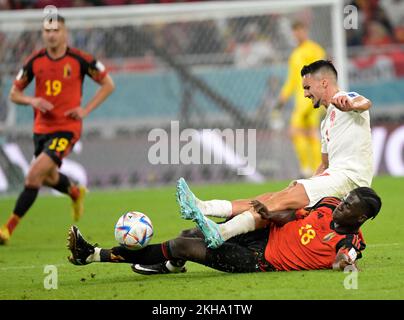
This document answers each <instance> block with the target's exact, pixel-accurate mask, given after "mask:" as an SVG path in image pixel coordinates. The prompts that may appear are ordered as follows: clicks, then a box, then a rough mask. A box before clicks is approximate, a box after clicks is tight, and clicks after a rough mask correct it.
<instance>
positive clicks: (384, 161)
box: [0, 1, 404, 193]
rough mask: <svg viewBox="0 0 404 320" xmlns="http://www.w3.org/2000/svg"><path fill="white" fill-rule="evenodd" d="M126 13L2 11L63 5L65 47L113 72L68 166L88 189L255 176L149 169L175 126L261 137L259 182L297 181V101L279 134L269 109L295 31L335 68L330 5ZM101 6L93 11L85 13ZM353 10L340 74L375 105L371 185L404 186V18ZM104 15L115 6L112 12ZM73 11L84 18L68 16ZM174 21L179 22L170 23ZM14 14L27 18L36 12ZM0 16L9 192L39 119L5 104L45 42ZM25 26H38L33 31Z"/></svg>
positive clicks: (361, 4)
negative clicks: (305, 28) (155, 149)
mask: <svg viewBox="0 0 404 320" xmlns="http://www.w3.org/2000/svg"><path fill="white" fill-rule="evenodd" d="M140 2H142V1H140ZM167 2H170V1H167ZM295 2H296V1H295ZM297 2H298V1H297ZM127 3H129V2H128V1H98V2H97V1H94V2H91V1H56V2H55V1H53V2H52V1H3V2H2V6H3V8H2V9H3V10H6V9H31V8H34V10H35V9H36V10H38V11H40V9H41V8H43V7H44V6H45V5H48V4H56V5H57V6H58V7H59V8H60V10H61V12H62V13H65V14H67V25H68V26H69V28H70V33H71V37H70V44H71V45H72V46H77V47H79V48H82V49H84V50H87V51H89V52H91V53H93V54H94V55H96V56H97V57H98V58H99V59H100V60H101V61H102V62H103V63H104V64H106V65H107V67H108V69H109V70H110V72H111V74H112V77H113V78H114V80H115V82H116V85H117V89H116V91H115V92H114V94H113V96H112V97H111V98H110V99H108V100H107V101H106V102H105V103H104V104H103V105H102V106H100V107H99V108H98V109H97V110H96V111H95V112H93V113H92V114H91V115H90V116H89V117H88V118H86V119H85V124H84V131H83V138H82V139H81V141H80V144H79V145H78V146H77V148H75V152H74V153H73V154H72V155H71V157H70V158H69V161H67V162H68V164H66V167H67V166H68V165H69V168H68V169H67V172H68V173H69V174H70V175H71V176H72V177H73V178H75V179H76V180H78V181H80V182H82V183H86V184H87V185H88V186H89V187H90V188H111V187H112V188H120V187H130V188H132V187H139V186H142V187H144V186H154V185H164V184H172V183H173V182H174V181H175V180H176V179H177V178H178V177H179V176H184V177H186V178H187V179H188V180H189V181H191V182H198V183H217V182H229V181H248V180H249V179H250V180H251V177H248V176H240V175H237V174H236V173H235V171H234V169H232V168H231V167H230V166H226V165H224V164H223V165H211V164H210V165H181V164H162V165H152V164H150V161H149V159H148V151H149V150H150V147H151V146H152V145H153V143H154V142H152V141H149V139H148V134H149V133H150V131H151V130H152V129H153V128H163V129H165V130H166V131H167V132H168V134H169V137H170V122H171V121H179V126H180V129H184V128H206V129H209V128H212V129H213V128H219V129H225V128H232V129H236V128H256V129H257V173H258V176H259V177H258V178H257V179H256V180H258V181H264V180H273V179H277V180H279V179H292V178H295V177H296V176H298V165H297V161H296V158H295V154H294V152H293V149H292V145H291V142H290V140H289V138H288V137H287V120H288V117H289V113H290V111H291V108H292V105H293V101H290V102H289V104H288V108H287V112H286V113H285V114H284V115H283V119H278V120H280V122H279V121H278V124H280V126H279V125H278V126H276V124H277V123H275V122H274V121H273V120H274V119H272V121H271V113H270V112H268V110H269V108H270V107H271V105H273V103H274V99H275V97H276V95H277V93H278V91H279V86H280V85H281V83H282V81H283V80H284V79H285V74H286V66H287V65H286V63H287V58H288V54H289V53H290V51H291V49H292V48H293V45H294V43H293V37H292V34H291V30H290V25H289V23H290V21H291V20H295V19H300V20H303V21H305V22H306V23H307V24H308V25H309V26H310V35H311V37H312V39H314V40H315V41H318V42H319V43H320V44H322V45H323V46H324V47H325V48H326V49H327V50H328V53H329V57H330V58H331V59H334V60H335V59H336V53H335V50H336V49H335V43H334V42H333V41H334V40H333V37H330V36H329V35H330V34H332V35H334V32H335V30H333V29H332V28H333V27H332V24H330V21H331V20H332V19H333V18H332V15H333V11H332V10H333V7H332V3H331V4H329V3H326V2H324V5H313V6H309V5H307V2H304V3H305V5H304V6H300V7H299V6H292V7H290V8H289V9H287V10H285V8H283V7H282V8H281V9H265V10H261V12H260V13H259V14H257V13H254V12H251V13H249V12H245V13H244V14H243V13H240V12H236V11H234V12H232V11H231V10H230V11H229V10H227V11H226V9H222V10H220V11H218V12H219V13H220V14H219V13H218V14H216V15H213V16H212V15H211V16H208V17H206V13H205V16H204V15H203V14H201V15H196V16H194V17H193V16H192V15H188V16H187V17H186V18H185V17H184V15H183V14H181V12H182V11H184V10H185V11H186V10H189V8H191V6H193V7H192V8H196V5H201V7H199V9H202V11H200V12H202V13H203V11H204V10H205V11H206V12H209V10H207V9H206V8H210V7H209V6H211V5H212V4H214V5H215V3H216V4H217V5H219V4H220V7H221V8H223V7H224V8H226V5H227V6H229V5H231V4H232V3H233V4H234V3H235V2H234V1H225V2H220V3H219V2H214V1H207V2H204V3H198V4H197V3H186V2H185V3H184V2H183V3H175V4H174V3H172V4H156V3H152V4H149V5H145V6H143V5H129V6H117V5H123V4H127ZM132 3H139V1H134V2H132ZM337 3H338V1H337ZM94 4H95V5H96V6H93V7H91V6H90V5H94ZM349 4H354V5H356V7H357V8H358V13H359V16H358V17H359V21H358V23H359V24H358V29H350V30H346V34H345V35H344V38H345V40H346V47H344V48H343V49H344V51H342V52H345V51H346V54H347V57H346V58H345V57H344V59H342V60H341V61H344V62H345V63H344V64H343V65H342V66H343V69H342V70H340V72H341V73H343V74H346V77H347V78H348V83H349V89H350V90H353V91H358V92H360V93H361V94H363V95H365V96H367V97H368V98H370V99H371V100H372V101H373V103H374V108H373V109H372V126H373V127H374V128H375V130H374V132H373V134H374V136H375V135H376V137H375V138H374V140H375V145H374V148H375V155H376V156H375V172H376V174H379V175H380V174H391V175H398V176H402V175H404V163H403V157H402V153H403V145H404V142H403V138H402V136H403V134H402V132H403V127H402V124H403V123H404V120H403V118H404V111H403V110H404V108H403V105H402V103H403V101H404V91H403V90H402V88H403V86H404V52H403V46H404V36H403V29H404V27H403V26H404V20H403V19H404V18H403V14H402V12H403V11H402V10H399V9H395V8H394V7H393V5H395V6H399V5H400V4H401V5H402V2H400V1H399V2H397V1H393V2H392V1H357V2H353V3H351V2H345V3H342V2H341V6H342V5H349ZM100 5H110V6H109V7H108V8H107V10H105V7H100ZM7 6H8V7H7ZM72 6H81V8H75V9H72V8H65V7H72ZM148 8H149V9H150V8H151V9H153V10H151V9H150V12H152V13H151V14H149V16H147V17H148V18H149V19H147V18H146V19H145V18H144V17H142V14H143V13H144V12H147V11H144V10H146V9H148ZM203 8H205V9H203ZM213 8H214V7H213ZM63 10H65V11H63ZM69 10H73V12H70V11H69ZM74 10H76V11H74ZM77 10H78V11H77ZM100 10H102V12H103V13H104V15H103V16H102V17H103V20H105V21H106V22H104V23H103V22H100V21H98V22H97V21H95V20H96V19H94V18H91V17H94V15H97V14H100V12H101V11H100ZM142 10H143V11H142ZM169 10H171V11H174V14H166V13H167V12H170V11H169ZM178 10H179V11H178ZM181 10H182V11H181ZM9 12H11V13H12V14H15V13H16V12H19V13H20V14H21V13H22V12H28V13H32V9H31V10H14V11H9ZM108 12H110V13H109V14H108ZM125 12H126V15H125ZM153 12H154V15H155V16H156V17H155V19H154V20H153ZM175 12H177V14H175ZM178 12H179V13H178ZM0 13H1V14H3V15H2V20H3V23H2V24H0V38H1V44H0V62H1V63H0V65H1V69H0V75H1V76H0V84H1V85H0V90H1V91H0V99H1V100H0V104H1V108H0V110H1V112H0V119H1V127H0V128H1V137H2V148H1V149H2V152H1V155H0V168H1V169H2V170H1V174H0V176H1V177H2V178H1V179H0V180H1V181H0V190H1V192H2V193H5V192H12V191H14V190H17V189H19V187H20V186H21V183H22V177H23V175H24V173H26V171H27V168H28V165H29V161H30V159H31V155H32V148H33V147H32V142H31V123H32V110H30V108H24V107H20V106H18V107H16V106H13V105H11V104H10V102H9V101H8V99H7V95H8V92H9V89H10V86H11V83H12V80H13V78H14V77H15V75H16V73H17V72H18V69H19V68H20V66H21V63H22V61H23V60H24V58H26V57H27V55H28V54H29V53H30V52H31V51H32V50H34V49H36V48H38V47H40V46H41V39H40V31H39V29H38V28H39V24H36V21H37V19H38V15H37V16H36V20H35V19H34V20H33V18H32V17H31V18H29V19H28V18H26V17H24V16H21V18H20V16H18V15H17V16H12V17H11V18H12V19H14V20H16V19H17V20H19V19H21V23H20V24H18V23H17V24H16V25H15V26H13V27H10V25H9V23H8V22H9V21H10V20H7V19H6V18H7V17H6V16H7V12H6V11H1V12H0ZM69 14H70V15H69ZM78 14H80V15H79V17H78V18H77V15H78ZM33 16H34V17H35V12H34V14H33ZM163 16H165V17H163ZM73 17H76V18H75V19H74V18H73ZM80 17H82V18H80ZM89 17H90V18H89ZM24 19H25V20H24ZM91 19H93V20H91ZM32 20H33V22H32ZM69 20H70V24H69ZM86 20H88V21H86ZM98 20H102V19H98ZM27 21H31V25H29V24H28V23H26V22H27ZM14 22H15V21H14ZM96 22H97V23H98V24H97V23H96ZM16 26H17V27H16ZM18 26H19V27H18ZM11 28H13V29H12V30H11ZM339 58H340V59H341V57H339ZM32 87H33V85H31V86H30V90H31V92H32ZM95 87H96V86H95V85H94V84H93V83H91V81H86V82H85V87H84V101H87V100H88V97H89V96H90V95H92V94H93V92H94V90H95ZM28 92H29V91H28ZM264 105H266V106H267V109H265V107H263V106H264ZM282 123H283V126H282ZM181 145H184V142H182V143H181Z"/></svg>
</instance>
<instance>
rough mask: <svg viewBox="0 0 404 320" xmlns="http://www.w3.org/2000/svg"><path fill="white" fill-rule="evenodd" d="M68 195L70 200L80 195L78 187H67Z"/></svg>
mask: <svg viewBox="0 0 404 320" xmlns="http://www.w3.org/2000/svg"><path fill="white" fill-rule="evenodd" d="M69 195H70V198H72V200H73V201H74V200H76V199H77V198H78V197H79V196H80V189H79V187H78V186H76V185H73V186H71V187H70V188H69Z"/></svg>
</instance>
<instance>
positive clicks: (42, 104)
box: [31, 97, 54, 113]
mask: <svg viewBox="0 0 404 320" xmlns="http://www.w3.org/2000/svg"><path fill="white" fill-rule="evenodd" d="M31 105H32V107H33V108H35V109H38V110H39V111H41V112H42V113H46V112H48V111H51V110H52V109H53V108H54V106H53V104H52V103H50V102H49V101H47V100H45V99H44V98H41V97H35V98H33V99H32V101H31Z"/></svg>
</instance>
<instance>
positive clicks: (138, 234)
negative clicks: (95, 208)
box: [115, 211, 153, 250]
mask: <svg viewBox="0 0 404 320" xmlns="http://www.w3.org/2000/svg"><path fill="white" fill-rule="evenodd" d="M152 237H153V225H152V223H151V220H150V218H149V217H148V216H146V215H145V214H144V213H142V212H138V211H131V212H127V213H125V214H124V215H122V216H121V217H120V218H119V220H118V222H117V223H116V225H115V239H116V241H118V243H119V244H120V245H122V246H124V247H125V248H127V249H130V250H139V249H141V248H144V247H146V246H147V245H148V244H149V242H150V240H151V238H152Z"/></svg>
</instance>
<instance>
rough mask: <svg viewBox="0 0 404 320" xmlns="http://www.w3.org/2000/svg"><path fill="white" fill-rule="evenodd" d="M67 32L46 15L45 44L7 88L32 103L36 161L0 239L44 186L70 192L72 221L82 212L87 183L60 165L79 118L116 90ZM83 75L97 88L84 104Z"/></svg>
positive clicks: (7, 235) (13, 98) (61, 23)
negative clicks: (79, 182) (78, 181)
mask: <svg viewBox="0 0 404 320" xmlns="http://www.w3.org/2000/svg"><path fill="white" fill-rule="evenodd" d="M67 34H68V32H67V28H66V26H65V20H64V18H63V17H62V16H60V15H58V16H56V17H55V18H54V19H53V20H52V19H50V18H46V19H45V20H44V21H43V28H42V38H43V41H44V44H45V48H43V49H41V50H39V51H37V52H34V53H33V54H32V55H31V56H30V57H28V59H27V60H26V61H25V64H24V66H23V68H22V69H21V70H20V72H19V73H18V75H17V77H16V79H15V81H14V85H13V87H12V88H11V92H10V99H11V101H13V102H14V103H16V104H21V105H30V106H32V108H33V111H34V125H33V133H34V146H35V151H34V155H35V160H34V161H33V162H32V164H31V167H30V170H29V172H28V175H27V176H26V178H25V186H24V190H23V191H22V192H21V194H20V196H19V197H18V199H17V202H16V205H15V208H14V210H13V213H12V214H11V216H10V218H9V219H8V221H7V223H6V224H5V225H3V226H2V227H0V244H5V243H6V242H7V241H8V240H9V238H10V236H11V234H12V232H13V231H14V229H15V227H16V226H17V224H18V223H19V221H20V220H21V218H22V217H23V216H24V215H25V214H26V212H27V211H28V210H29V209H30V207H31V206H32V204H33V203H34V201H35V199H36V198H37V195H38V192H39V189H40V188H41V187H42V186H43V185H45V186H48V187H51V188H54V189H56V190H58V191H59V192H62V193H64V194H67V195H69V196H70V198H71V199H72V207H73V218H74V220H75V221H77V220H78V219H79V218H80V217H81V215H82V214H83V198H84V195H85V192H86V189H85V187H84V186H79V185H76V184H74V183H73V182H72V181H71V180H70V179H69V178H68V177H67V176H66V175H64V174H62V173H60V172H59V170H58V169H59V167H60V166H61V164H62V160H63V158H64V157H66V156H67V155H68V154H69V153H70V152H71V150H72V148H73V146H74V144H75V143H76V142H77V141H78V140H79V139H80V135H81V130H82V120H83V119H84V118H85V117H86V116H87V115H88V114H89V113H90V112H91V111H93V110H94V109H95V108H96V107H98V106H99V105H100V104H101V103H102V102H103V101H104V100H105V99H106V98H107V97H108V96H109V95H110V94H111V93H112V92H113V91H114V82H113V80H112V78H111V77H110V76H109V75H108V73H107V71H106V69H105V67H104V66H103V65H102V63H101V62H100V61H98V60H96V59H95V58H94V57H93V56H91V55H90V54H88V53H85V52H83V51H80V50H78V49H75V48H71V47H69V46H68V44H67ZM86 75H88V76H89V77H90V78H92V79H93V80H94V81H95V82H97V83H98V84H99V85H100V88H99V90H98V91H97V92H96V93H95V95H94V96H93V97H92V99H90V101H89V102H88V103H87V104H86V105H85V106H82V105H81V103H82V101H81V99H82V86H83V81H84V78H85V76H86ZM34 78H35V95H34V96H28V95H25V94H24V89H25V88H26V87H27V86H28V84H29V83H30V82H31V81H32V80H33V79H34Z"/></svg>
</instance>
